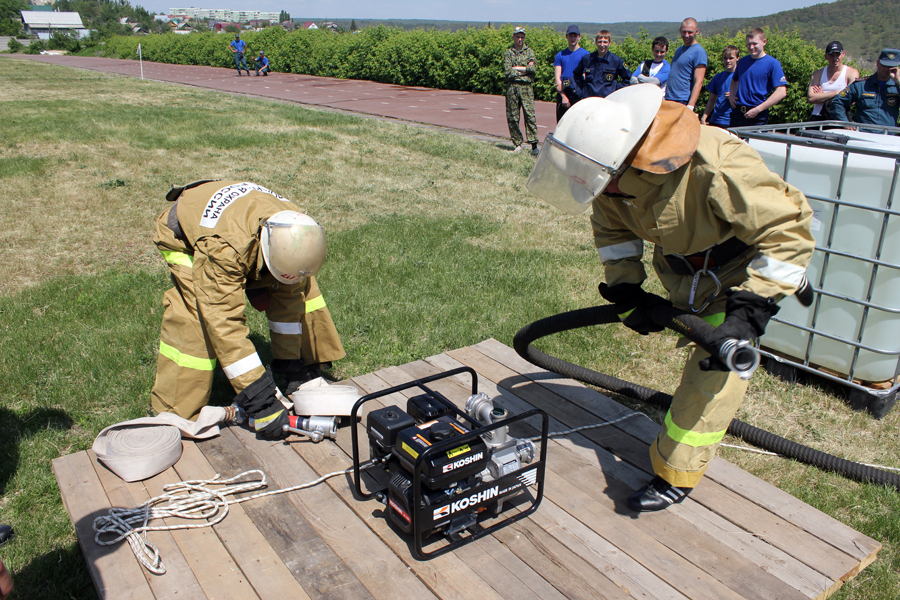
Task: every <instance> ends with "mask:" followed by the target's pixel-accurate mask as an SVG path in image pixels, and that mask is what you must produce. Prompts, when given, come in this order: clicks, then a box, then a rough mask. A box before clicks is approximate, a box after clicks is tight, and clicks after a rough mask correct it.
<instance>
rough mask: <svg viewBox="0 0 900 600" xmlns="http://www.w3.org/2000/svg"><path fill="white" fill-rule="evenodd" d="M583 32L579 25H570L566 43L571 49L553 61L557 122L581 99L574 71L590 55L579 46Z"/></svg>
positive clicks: (559, 53)
mask: <svg viewBox="0 0 900 600" xmlns="http://www.w3.org/2000/svg"><path fill="white" fill-rule="evenodd" d="M580 40H581V30H580V29H579V28H578V25H569V28H568V29H567V30H566V42H568V44H569V47H568V48H566V49H565V50H562V51H560V52H557V53H556V58H554V59H553V81H554V83H555V84H556V91H557V94H556V122H557V123H559V120H560V119H562V116H563V115H564V114H566V111H567V110H569V107H570V106H572V105H573V104H575V103H576V102H578V101H579V100H580V99H581V91H580V90H579V89H578V86H577V85H576V84H575V78H574V76H573V75H572V71H573V70H574V69H575V67H577V66H578V63H580V62H581V59H582V57H584V56H587V55H588V54H590V52H588V51H587V50H585V49H584V48H582V47H581V46H579V45H578V42H579V41H580Z"/></svg>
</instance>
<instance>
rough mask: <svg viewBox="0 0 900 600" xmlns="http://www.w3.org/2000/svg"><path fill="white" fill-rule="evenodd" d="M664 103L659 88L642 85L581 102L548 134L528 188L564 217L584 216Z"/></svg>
mask: <svg viewBox="0 0 900 600" xmlns="http://www.w3.org/2000/svg"><path fill="white" fill-rule="evenodd" d="M662 100H663V92H662V90H661V89H659V87H657V86H655V85H648V84H641V85H632V86H629V87H626V88H622V89H621V90H618V91H616V92H613V93H612V94H610V95H609V96H607V97H606V98H585V99H584V100H582V101H580V102H578V103H577V104H575V105H574V106H573V107H572V108H570V109H569V110H568V111H566V114H565V115H563V118H562V119H561V120H560V121H559V123H558V124H557V126H556V131H555V132H554V133H551V134H549V135H547V139H546V140H544V145H543V147H542V148H541V154H540V156H538V159H537V162H536V163H535V165H534V169H533V170H532V171H531V176H530V177H529V178H528V181H527V182H526V184H525V187H527V188H528V190H529V191H530V192H531V193H532V194H534V195H535V196H537V197H538V198H540V199H541V200H543V201H545V202H547V203H548V204H552V205H553V206H555V207H557V208H559V209H560V210H562V211H564V212H567V213H569V214H573V215H577V214H580V213H582V212H584V211H585V210H587V208H588V207H589V206H590V204H591V201H592V200H593V199H594V198H596V197H597V196H598V195H599V194H600V193H601V192H602V191H603V190H604V189H606V186H607V185H608V184H609V182H610V180H611V179H612V178H613V177H615V176H616V175H618V174H619V172H620V169H621V168H622V166H623V163H624V162H625V159H626V158H628V155H629V154H630V153H631V151H632V150H633V149H634V147H635V146H636V145H637V143H638V142H639V141H640V140H641V138H642V137H643V136H644V134H645V133H646V132H647V130H648V129H649V128H650V125H651V124H652V123H653V119H654V118H655V117H656V113H657V112H658V111H659V107H660V105H661V104H662Z"/></svg>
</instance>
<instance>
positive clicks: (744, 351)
mask: <svg viewBox="0 0 900 600" xmlns="http://www.w3.org/2000/svg"><path fill="white" fill-rule="evenodd" d="M719 360H720V361H722V363H723V364H724V365H725V366H726V367H728V369H729V370H730V371H734V372H735V373H737V374H738V376H740V378H741V379H750V376H751V375H753V372H754V371H755V370H756V368H757V367H758V366H759V350H757V349H756V346H754V345H753V343H752V342H748V341H747V340H738V339H735V338H728V339H727V340H725V341H724V342H722V344H721V345H720V346H719Z"/></svg>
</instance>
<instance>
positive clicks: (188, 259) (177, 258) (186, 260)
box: [160, 250, 194, 267]
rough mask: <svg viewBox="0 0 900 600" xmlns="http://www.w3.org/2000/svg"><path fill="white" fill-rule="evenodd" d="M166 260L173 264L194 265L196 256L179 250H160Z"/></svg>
mask: <svg viewBox="0 0 900 600" xmlns="http://www.w3.org/2000/svg"><path fill="white" fill-rule="evenodd" d="M160 253H162V255H163V258H164V259H166V262H167V263H169V264H172V265H181V266H183V267H193V266H194V257H193V255H191V254H185V253H184V252H179V251H177V250H160Z"/></svg>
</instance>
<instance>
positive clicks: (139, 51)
mask: <svg viewBox="0 0 900 600" xmlns="http://www.w3.org/2000/svg"><path fill="white" fill-rule="evenodd" d="M137 54H138V60H140V62H141V81H143V80H144V54H143V53H142V52H141V44H140V42H138V49H137Z"/></svg>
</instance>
